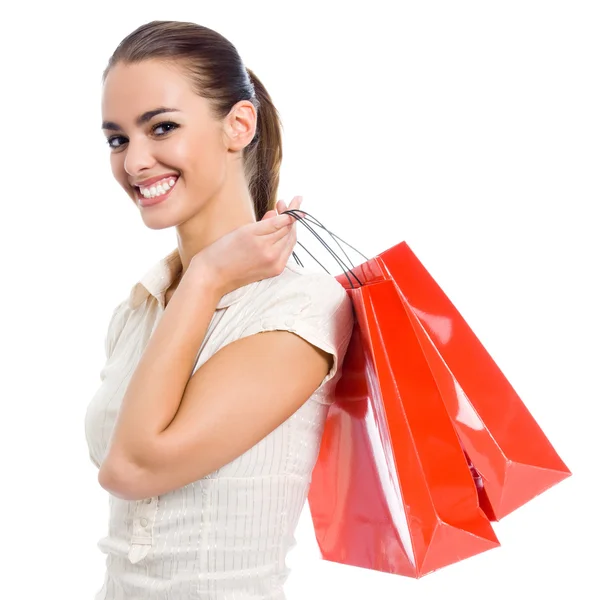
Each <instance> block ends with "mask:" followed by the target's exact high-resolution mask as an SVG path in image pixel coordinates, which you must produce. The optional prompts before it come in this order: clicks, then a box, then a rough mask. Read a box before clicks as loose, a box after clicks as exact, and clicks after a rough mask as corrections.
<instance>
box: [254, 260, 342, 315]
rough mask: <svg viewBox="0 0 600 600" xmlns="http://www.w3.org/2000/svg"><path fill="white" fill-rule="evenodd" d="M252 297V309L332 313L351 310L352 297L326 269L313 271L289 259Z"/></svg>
mask: <svg viewBox="0 0 600 600" xmlns="http://www.w3.org/2000/svg"><path fill="white" fill-rule="evenodd" d="M259 283H260V285H259V286H257V288H256V289H255V290H254V293H253V294H252V296H251V298H250V299H249V302H250V304H251V305H252V307H253V309H254V310H256V311H258V312H261V311H263V312H264V311H275V310H276V309H277V308H280V309H281V310H283V311H287V312H289V311H293V312H294V313H296V314H298V315H300V314H302V315H307V316H308V315H322V316H323V317H325V318H327V317H331V316H333V315H334V314H335V313H336V312H338V311H343V312H348V309H349V308H351V300H350V297H349V296H348V293H347V292H346V290H345V288H344V286H343V285H342V284H341V283H339V281H337V279H336V278H335V277H333V276H332V275H329V274H328V273H325V272H313V271H308V270H306V269H304V268H303V267H300V266H297V265H295V264H292V263H288V264H287V265H286V267H285V269H284V270H283V272H282V273H281V274H280V275H278V276H277V277H271V278H270V279H264V280H262V281H261V282H259Z"/></svg>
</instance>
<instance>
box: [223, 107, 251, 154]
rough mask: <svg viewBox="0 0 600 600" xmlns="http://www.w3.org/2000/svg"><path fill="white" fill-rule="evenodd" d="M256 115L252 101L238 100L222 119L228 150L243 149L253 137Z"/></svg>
mask: <svg viewBox="0 0 600 600" xmlns="http://www.w3.org/2000/svg"><path fill="white" fill-rule="evenodd" d="M257 119H258V115H257V113H256V109H255V108H254V105H253V104H252V102H249V101H248V100H240V101H239V102H238V103H237V104H235V105H234V106H233V107H232V109H231V110H230V111H229V114H228V115H227V117H225V121H224V133H225V143H226V145H227V148H228V149H229V150H233V151H238V150H243V149H244V148H245V147H246V146H247V145H248V144H249V143H250V142H251V141H252V138H253V137H254V133H255V132H256V124H257Z"/></svg>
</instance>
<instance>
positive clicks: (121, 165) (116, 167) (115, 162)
mask: <svg viewBox="0 0 600 600" xmlns="http://www.w3.org/2000/svg"><path fill="white" fill-rule="evenodd" d="M110 169H111V171H112V174H113V177H114V178H115V179H116V180H117V181H118V182H119V184H120V185H121V186H122V187H123V188H124V189H126V190H127V191H128V192H129V191H130V188H129V183H128V181H127V173H126V172H125V154H124V153H119V154H111V156H110Z"/></svg>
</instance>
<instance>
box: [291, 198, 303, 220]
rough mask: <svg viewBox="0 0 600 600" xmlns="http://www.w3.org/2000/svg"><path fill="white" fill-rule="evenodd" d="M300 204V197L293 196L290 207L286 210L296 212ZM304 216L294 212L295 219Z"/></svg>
mask: <svg viewBox="0 0 600 600" xmlns="http://www.w3.org/2000/svg"><path fill="white" fill-rule="evenodd" d="M301 204H302V196H294V198H293V199H292V201H291V202H290V205H289V207H288V209H287V210H296V211H298V209H299V208H300V205H301ZM304 216H305V215H304V213H302V212H301V211H300V212H296V217H297V218H303V217H304Z"/></svg>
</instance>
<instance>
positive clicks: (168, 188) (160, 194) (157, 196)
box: [135, 177, 179, 207]
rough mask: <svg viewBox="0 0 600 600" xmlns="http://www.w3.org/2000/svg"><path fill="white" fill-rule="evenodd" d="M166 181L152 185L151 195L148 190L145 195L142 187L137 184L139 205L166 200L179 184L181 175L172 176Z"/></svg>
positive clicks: (149, 204) (144, 205) (136, 191)
mask: <svg viewBox="0 0 600 600" xmlns="http://www.w3.org/2000/svg"><path fill="white" fill-rule="evenodd" d="M166 181H167V182H168V183H167V184H164V185H163V186H154V185H153V186H150V190H149V191H150V195H148V192H147V193H146V195H144V194H143V193H142V191H141V189H140V188H139V187H138V186H135V195H136V199H137V203H138V205H139V206H143V207H146V206H153V205H154V204H158V203H159V202H162V201H163V200H166V199H167V198H168V197H169V196H170V195H171V192H172V191H173V189H174V188H175V186H176V185H177V182H178V181H179V177H171V178H169V179H167V180H166ZM171 182H172V185H171ZM146 189H147V188H146Z"/></svg>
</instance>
